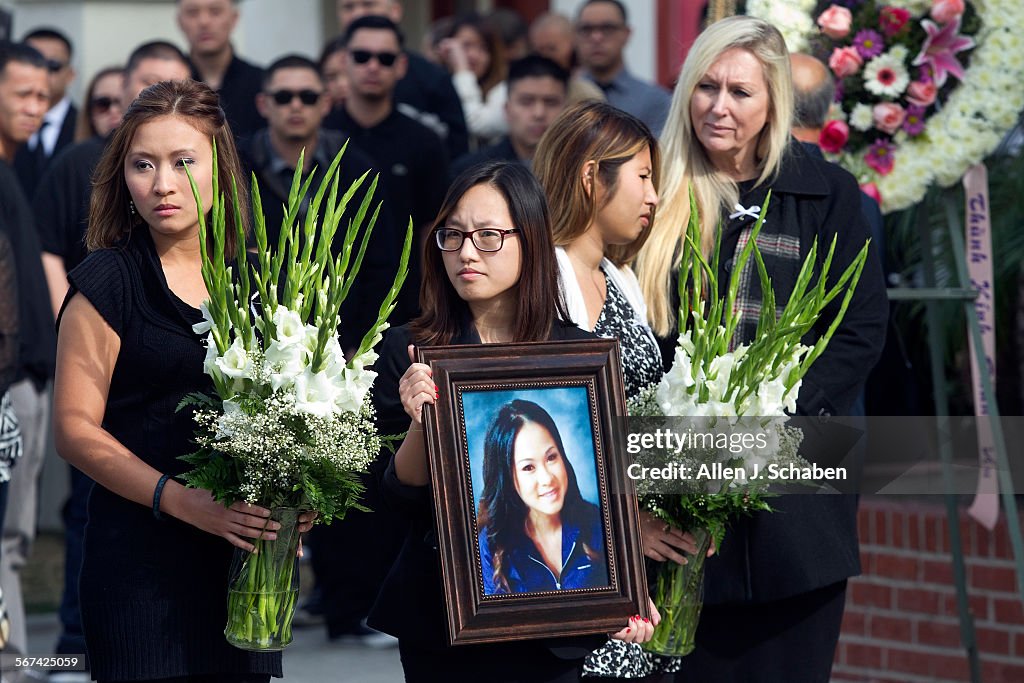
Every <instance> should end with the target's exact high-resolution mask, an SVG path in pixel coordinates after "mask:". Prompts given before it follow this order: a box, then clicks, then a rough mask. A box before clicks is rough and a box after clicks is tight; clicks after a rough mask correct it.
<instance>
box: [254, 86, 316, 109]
mask: <svg viewBox="0 0 1024 683" xmlns="http://www.w3.org/2000/svg"><path fill="white" fill-rule="evenodd" d="M267 94H268V95H270V96H271V97H272V98H274V101H275V102H277V103H278V104H280V105H285V104H291V103H292V100H294V99H295V98H296V97H298V98H299V101H300V102H302V103H303V104H304V105H306V106H307V107H311V106H313V105H314V104H316V103H317V102H319V101H320V96H321V95H323V93H319V92H317V91H316V90H299V91H298V92H296V91H294V90H275V91H274V92H272V93H267Z"/></svg>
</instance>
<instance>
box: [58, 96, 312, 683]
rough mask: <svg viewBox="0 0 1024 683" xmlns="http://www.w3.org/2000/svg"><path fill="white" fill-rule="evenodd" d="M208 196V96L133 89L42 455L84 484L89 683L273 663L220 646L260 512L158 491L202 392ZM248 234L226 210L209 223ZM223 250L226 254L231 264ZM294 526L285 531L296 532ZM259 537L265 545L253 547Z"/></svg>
mask: <svg viewBox="0 0 1024 683" xmlns="http://www.w3.org/2000/svg"><path fill="white" fill-rule="evenodd" d="M211 140H216V143H217V149H218V153H219V176H218V182H219V184H220V187H221V188H227V187H231V178H232V176H235V177H239V178H240V177H241V175H240V173H239V161H238V155H237V153H236V151H235V143H234V136H233V135H232V133H231V129H230V128H229V127H228V124H227V121H226V120H225V118H224V111H223V110H222V109H221V107H220V103H219V100H218V98H217V94H216V93H214V92H213V91H212V90H210V88H209V87H207V86H206V85H204V84H202V83H197V82H195V81H164V82H161V83H157V84H155V85H153V86H150V87H149V88H146V89H145V90H144V91H143V92H142V94H140V95H139V97H138V99H136V100H135V101H134V102H133V103H132V105H131V106H130V107H129V109H128V111H127V113H126V114H125V117H124V121H123V122H122V124H121V125H120V126H119V127H118V128H117V130H116V132H115V133H114V135H113V137H112V139H111V141H110V143H109V145H108V146H107V148H106V151H105V152H104V154H103V157H102V159H101V160H100V163H99V166H98V167H97V168H96V172H95V175H94V179H95V187H94V189H93V192H92V204H91V208H90V212H89V227H88V231H87V234H86V243H87V245H88V247H89V249H90V250H91V251H92V253H91V254H89V256H88V257H87V258H86V259H85V261H83V262H82V263H81V264H80V265H79V266H78V267H76V268H75V269H74V270H72V271H71V273H70V274H69V275H68V280H69V282H70V285H71V289H70V291H69V293H68V298H67V299H66V301H65V304H64V307H63V310H62V311H61V315H60V317H59V318H58V325H59V334H58V342H57V376H56V381H55V384H54V435H55V438H56V445H57V451H58V452H59V453H60V455H61V456H62V457H64V458H65V459H66V460H68V461H69V462H70V463H71V464H72V465H74V466H75V467H77V468H79V469H80V470H82V472H84V473H85V474H86V475H88V476H89V477H90V478H91V479H93V480H94V481H95V482H96V486H95V487H94V488H93V491H92V494H91V496H90V497H89V504H88V505H89V521H88V524H87V526H86V529H85V545H84V552H83V559H82V569H81V575H80V599H81V608H82V625H83V626H84V629H85V639H86V643H87V646H88V650H89V659H90V664H91V667H92V675H93V676H94V677H95V678H96V680H98V681H142V680H147V681H149V680H157V681H160V680H165V681H185V680H187V681H190V682H193V681H208V682H210V683H213V682H214V681H216V682H217V683H257V682H263V683H265V682H266V681H268V680H269V679H270V676H271V675H274V676H281V656H280V654H279V653H262V654H255V653H250V652H245V651H243V650H239V649H236V648H234V647H232V646H230V645H228V643H227V641H226V640H225V639H224V635H223V633H224V624H225V623H226V619H227V610H226V595H227V583H228V568H229V565H230V561H231V557H232V546H236V547H238V548H243V549H246V550H250V551H251V550H253V545H252V543H251V542H250V541H251V539H254V538H257V537H260V536H261V535H263V537H264V538H273V537H274V532H275V531H276V529H277V528H278V525H277V523H276V522H269V523H268V520H267V518H268V517H269V515H270V511H269V510H266V509H264V508H261V507H257V506H251V505H247V504H245V503H235V504H234V505H232V506H231V507H230V508H227V507H224V505H222V504H221V503H219V502H217V501H216V500H214V499H213V496H212V495H211V494H210V492H209V491H206V490H203V489H195V488H185V487H184V486H183V485H182V484H179V483H178V482H177V481H176V480H175V478H176V477H177V476H178V475H180V474H182V473H184V472H185V471H186V470H187V469H188V465H187V464H186V463H185V462H183V461H182V460H180V457H181V456H182V455H185V454H186V453H189V452H191V451H192V450H194V446H193V443H192V434H193V432H194V429H195V427H194V424H193V421H192V416H191V413H190V412H189V411H186V410H182V411H178V410H177V406H178V404H179V402H180V401H181V399H182V398H183V397H184V396H186V395H187V394H190V393H192V392H196V391H212V388H213V385H212V383H211V380H210V378H209V377H208V376H207V375H205V374H204V373H203V363H204V359H205V357H206V348H205V347H204V345H203V343H202V337H201V336H200V335H199V334H196V333H195V332H194V331H193V328H192V326H193V325H194V324H195V323H198V322H201V321H202V319H203V317H202V314H201V313H200V311H199V306H200V304H201V303H202V302H203V301H204V300H205V299H207V298H208V296H209V294H208V293H207V291H206V286H205V284H204V282H203V278H202V274H201V258H200V245H199V214H198V211H197V209H196V203H195V200H194V198H193V195H192V190H191V188H190V184H189V179H188V175H187V174H186V172H185V169H186V168H188V169H189V170H190V171H191V173H192V176H193V177H194V178H195V182H196V184H197V185H198V187H199V194H200V196H201V197H202V201H203V206H204V207H206V208H207V209H208V208H209V207H211V206H212V199H213V169H214V165H213V162H214V159H213V148H212V145H211ZM236 215H237V216H238V217H239V219H240V220H241V221H242V222H243V223H248V210H247V207H246V206H245V205H244V204H241V205H231V206H229V207H228V209H227V221H228V225H234V222H235V217H236ZM233 239H234V235H233V234H232V233H229V236H228V241H229V243H230V244H229V245H228V249H227V253H228V254H234V253H235V249H234V244H233ZM310 517H311V516H306V517H304V518H303V519H302V521H303V525H302V526H301V527H300V528H302V530H306V529H308V527H309V524H310V522H311V520H310ZM268 532H269V533H268Z"/></svg>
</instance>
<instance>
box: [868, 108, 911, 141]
mask: <svg viewBox="0 0 1024 683" xmlns="http://www.w3.org/2000/svg"><path fill="white" fill-rule="evenodd" d="M872 113H873V114H874V115H875V127H876V128H878V130H880V131H882V132H884V133H888V134H889V135H892V134H893V133H895V132H896V131H898V130H899V129H900V126H902V125H903V119H905V118H907V112H906V111H904V110H903V107H901V106H900V105H898V104H893V103H892V102H883V103H882V104H876V105H875V108H874V109H873V110H872Z"/></svg>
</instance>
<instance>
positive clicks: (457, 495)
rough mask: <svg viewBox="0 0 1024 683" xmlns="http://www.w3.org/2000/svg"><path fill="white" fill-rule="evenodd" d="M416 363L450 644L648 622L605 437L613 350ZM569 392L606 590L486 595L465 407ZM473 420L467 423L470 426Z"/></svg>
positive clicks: (621, 478)
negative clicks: (484, 395) (430, 382)
mask: <svg viewBox="0 0 1024 683" xmlns="http://www.w3.org/2000/svg"><path fill="white" fill-rule="evenodd" d="M418 355H419V358H418V360H419V362H421V363H426V364H427V365H429V366H430V367H431V369H432V372H433V377H434V383H435V384H436V385H437V387H438V393H439V399H438V401H437V402H436V404H435V406H434V407H433V408H432V407H431V406H429V405H428V406H424V408H425V411H424V424H425V427H426V437H427V452H428V459H429V462H430V475H431V484H432V487H433V495H434V506H435V515H436V521H437V530H438V542H439V549H440V555H441V573H442V579H443V583H444V587H445V594H446V596H447V603H448V638H449V643H451V644H453V645H460V644H465V643H485V642H503V641H511V640H524V639H530V638H542V637H558V636H574V635H584V634H595V633H611V632H615V631H618V630H620V629H621V628H623V627H624V626H625V624H626V622H627V620H628V619H629V617H630V616H632V615H637V614H639V615H640V616H642V617H649V616H650V614H649V612H648V602H647V588H646V580H645V576H644V560H643V552H642V549H641V545H640V534H639V517H638V512H639V511H638V506H637V501H636V495H635V493H634V489H633V483H632V480H630V479H629V477H628V476H627V475H626V466H627V465H628V461H627V459H626V458H625V453H624V452H621V451H620V448H621V446H620V445H617V444H621V439H620V438H616V436H615V434H616V431H615V430H616V429H617V420H616V418H619V417H623V416H625V414H626V406H625V392H624V385H623V381H622V372H621V363H620V355H619V344H618V341H617V340H614V339H595V340H585V341H563V342H538V343H524V344H481V345H463V346H450V347H446V346H435V347H420V348H419V349H418ZM568 389H573V390H575V391H577V392H579V393H577V394H575V395H579V396H582V395H583V394H582V392H583V391H585V395H586V400H585V402H584V403H582V404H581V406H582V407H581V408H579V411H580V412H581V414H580V415H579V416H577V417H576V418H574V419H575V420H576V421H577V422H579V423H582V422H584V421H585V422H587V423H589V428H590V430H591V442H592V447H593V455H594V466H593V468H592V469H590V468H589V464H587V465H585V466H584V468H583V469H584V470H586V471H587V472H588V474H584V475H580V478H581V479H587V478H588V477H589V478H590V479H592V480H593V487H591V488H593V489H594V490H596V493H597V496H596V497H597V498H598V500H597V501H590V503H594V504H592V505H589V508H590V509H594V508H595V507H596V508H597V509H598V510H599V512H600V529H599V533H600V534H601V536H602V539H603V545H604V547H603V553H604V557H605V566H604V569H605V571H606V574H604V575H603V576H604V577H606V580H605V581H604V582H603V585H596V586H588V587H581V588H574V587H566V588H560V589H558V590H551V589H545V590H534V591H531V590H528V589H526V590H524V591H523V592H503V593H495V592H486V591H485V589H484V579H483V573H482V564H481V548H482V545H483V544H482V541H481V539H480V536H479V533H480V529H479V528H478V525H477V506H476V500H477V498H476V497H475V493H474V486H473V477H474V474H475V475H476V476H477V478H478V480H479V477H480V472H479V469H480V466H479V465H478V466H477V469H478V471H477V472H474V470H473V467H474V465H473V462H472V460H471V458H470V445H471V444H473V443H474V441H479V442H480V443H482V439H483V437H482V436H481V435H480V434H479V429H475V430H473V431H474V432H476V433H473V434H467V430H466V414H465V412H464V410H465V403H466V401H467V400H469V399H471V398H473V397H474V396H475V395H477V394H478V393H480V392H505V393H507V394H512V395H517V394H518V393H519V392H522V394H523V395H524V396H527V395H528V396H538V395H540V396H544V393H545V392H546V391H547V390H552V391H562V390H568ZM479 419H480V418H479V416H478V415H475V416H474V423H475V424H479ZM556 428H559V427H558V425H556ZM513 438H517V437H513ZM584 441H585V440H584ZM588 443H589V442H588ZM476 447H477V448H480V446H476ZM568 448H569V446H567V447H566V449H568ZM577 450H579V448H577ZM586 450H587V449H586V447H583V451H584V452H586ZM563 456H565V459H566V460H571V458H569V457H568V455H566V454H563ZM583 460H587V458H583ZM570 465H571V463H570ZM513 476H515V475H513ZM584 484H585V485H586V482H584ZM476 495H477V496H478V495H479V491H478V492H476ZM591 545H595V544H591ZM570 552H572V551H570ZM585 567H589V565H580V569H583V568H585ZM562 571H563V572H564V571H565V566H563V567H562ZM551 575H552V577H554V573H553V572H552V573H551ZM563 576H564V574H563ZM521 590H522V589H521Z"/></svg>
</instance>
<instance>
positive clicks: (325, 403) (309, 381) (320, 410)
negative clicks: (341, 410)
mask: <svg viewBox="0 0 1024 683" xmlns="http://www.w3.org/2000/svg"><path fill="white" fill-rule="evenodd" d="M340 393H341V388H340V387H339V386H338V385H337V384H336V383H335V382H333V381H331V378H330V377H328V376H327V373H325V372H317V373H314V372H313V370H312V368H306V369H305V370H303V371H302V373H301V374H299V375H298V376H297V377H296V378H295V409H296V410H297V411H299V412H301V413H307V414H309V415H316V416H317V417H327V416H328V415H331V414H333V413H336V412H338V409H337V406H336V404H335V401H337V399H338V395H339V394H340Z"/></svg>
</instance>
